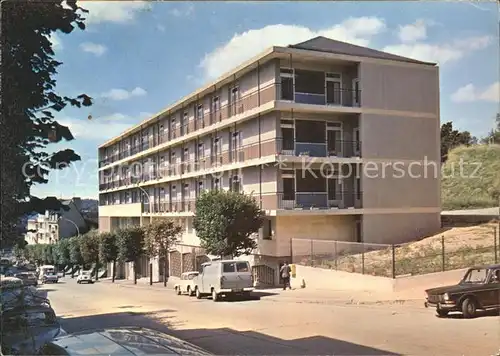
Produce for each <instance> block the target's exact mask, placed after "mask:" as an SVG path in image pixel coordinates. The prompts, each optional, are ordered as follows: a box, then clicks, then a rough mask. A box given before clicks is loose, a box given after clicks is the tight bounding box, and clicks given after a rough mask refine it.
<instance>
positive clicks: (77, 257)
mask: <svg viewBox="0 0 500 356" xmlns="http://www.w3.org/2000/svg"><path fill="white" fill-rule="evenodd" d="M80 239H81V236H74V237H72V238H70V239H69V260H70V262H71V263H72V264H74V265H83V264H84V263H85V261H84V259H83V256H82V250H81V243H80Z"/></svg>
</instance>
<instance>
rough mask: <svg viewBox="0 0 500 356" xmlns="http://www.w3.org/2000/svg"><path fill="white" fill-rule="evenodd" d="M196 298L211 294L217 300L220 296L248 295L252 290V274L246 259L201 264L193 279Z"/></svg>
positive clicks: (247, 296)
mask: <svg viewBox="0 0 500 356" xmlns="http://www.w3.org/2000/svg"><path fill="white" fill-rule="evenodd" d="M193 282H194V284H195V294H196V298H198V299H201V298H202V297H203V296H206V295H211V296H212V300H213V301H214V302H217V301H219V300H220V299H221V297H223V296H225V297H229V296H236V295H239V296H244V297H246V298H249V297H250V293H251V292H252V291H253V290H254V287H253V276H252V270H251V268H250V264H249V263H248V262H247V261H235V260H226V261H224V260H222V261H212V262H209V263H204V264H203V270H202V272H201V273H200V274H199V275H198V276H197V277H195V278H194V279H193Z"/></svg>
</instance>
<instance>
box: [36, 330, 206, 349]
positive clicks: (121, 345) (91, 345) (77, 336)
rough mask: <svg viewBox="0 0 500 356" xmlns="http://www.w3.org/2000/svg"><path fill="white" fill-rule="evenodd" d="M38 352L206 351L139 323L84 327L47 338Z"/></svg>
mask: <svg viewBox="0 0 500 356" xmlns="http://www.w3.org/2000/svg"><path fill="white" fill-rule="evenodd" d="M40 355H123V356H125V355H130V356H131V355H192V356H195V355H200V356H210V355H211V354H210V353H208V352H207V351H205V350H203V349H201V348H199V347H198V346H195V345H193V344H190V343H188V342H186V341H183V340H181V339H178V338H176V337H173V336H170V335H167V334H164V333H161V332H158V331H154V330H151V329H145V328H139V327H122V328H110V329H98V330H90V331H83V332H78V333H74V334H69V335H66V336H63V337H58V338H56V339H54V340H52V341H50V342H48V343H47V344H46V345H45V346H44V347H43V348H42V349H41V350H40Z"/></svg>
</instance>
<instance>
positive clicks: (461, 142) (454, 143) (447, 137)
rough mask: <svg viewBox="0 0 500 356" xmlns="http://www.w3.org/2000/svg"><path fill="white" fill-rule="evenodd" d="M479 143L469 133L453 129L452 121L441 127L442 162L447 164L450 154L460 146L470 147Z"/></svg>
mask: <svg viewBox="0 0 500 356" xmlns="http://www.w3.org/2000/svg"><path fill="white" fill-rule="evenodd" d="M476 143H477V138H476V137H474V136H472V135H471V134H470V132H469V131H462V132H460V131H458V130H454V129H453V123H452V122H451V121H449V122H447V123H444V124H443V125H441V162H446V160H447V159H448V152H449V151H450V150H452V149H453V148H455V147H458V146H470V145H473V144H476Z"/></svg>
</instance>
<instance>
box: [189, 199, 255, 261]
mask: <svg viewBox="0 0 500 356" xmlns="http://www.w3.org/2000/svg"><path fill="white" fill-rule="evenodd" d="M263 222H264V212H263V211H262V210H261V209H260V208H259V206H258V205H257V203H256V202H255V200H254V199H253V198H252V197H251V196H248V195H245V194H242V193H238V192H231V191H224V190H212V191H206V192H204V193H203V194H202V195H201V196H200V197H198V199H197V200H196V214H195V217H194V222H193V226H194V228H195V230H196V235H198V237H199V238H200V241H201V246H202V247H203V248H204V249H205V250H206V251H207V252H208V253H210V254H213V255H217V256H239V255H242V254H244V255H248V254H250V253H251V252H252V250H253V249H255V248H256V242H255V240H254V239H253V238H252V235H253V234H254V233H257V232H258V231H259V229H260V227H261V226H262V224H263Z"/></svg>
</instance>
